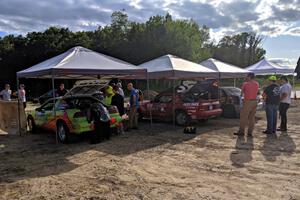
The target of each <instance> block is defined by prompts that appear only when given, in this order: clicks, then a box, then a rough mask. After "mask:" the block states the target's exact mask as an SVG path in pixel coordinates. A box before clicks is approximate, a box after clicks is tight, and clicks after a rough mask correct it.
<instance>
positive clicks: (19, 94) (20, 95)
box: [18, 84, 26, 109]
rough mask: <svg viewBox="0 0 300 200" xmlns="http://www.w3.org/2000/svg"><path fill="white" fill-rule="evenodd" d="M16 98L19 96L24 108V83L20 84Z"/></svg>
mask: <svg viewBox="0 0 300 200" xmlns="http://www.w3.org/2000/svg"><path fill="white" fill-rule="evenodd" d="M18 98H19V101H20V102H22V103H23V107H24V109H25V108H26V91H25V85H24V84H20V88H19V92H18Z"/></svg>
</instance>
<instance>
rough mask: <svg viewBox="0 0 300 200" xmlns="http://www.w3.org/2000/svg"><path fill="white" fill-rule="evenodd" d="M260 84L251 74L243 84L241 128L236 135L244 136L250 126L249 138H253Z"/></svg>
mask: <svg viewBox="0 0 300 200" xmlns="http://www.w3.org/2000/svg"><path fill="white" fill-rule="evenodd" d="M258 88H259V84H258V82H256V81H255V80H254V74H253V73H249V74H248V75H247V77H246V81H245V82H244V83H243V86H242V92H241V97H244V102H243V107H242V109H241V113H240V128H239V131H238V132H236V133H234V135H244V134H245V128H246V126H247V125H248V136H249V137H251V136H252V132H253V130H254V125H255V113H256V107H257V100H256V97H257V93H258Z"/></svg>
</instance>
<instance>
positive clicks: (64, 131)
mask: <svg viewBox="0 0 300 200" xmlns="http://www.w3.org/2000/svg"><path fill="white" fill-rule="evenodd" d="M56 131H57V132H56V134H57V138H58V141H59V142H60V143H63V144H67V143H69V142H70V133H69V130H68V127H67V125H66V124H65V123H64V122H62V121H58V122H57V124H56Z"/></svg>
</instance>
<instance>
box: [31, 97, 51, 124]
mask: <svg viewBox="0 0 300 200" xmlns="http://www.w3.org/2000/svg"><path fill="white" fill-rule="evenodd" d="M53 106H54V103H53V100H48V101H47V102H46V103H44V104H43V105H42V106H41V107H40V108H38V109H36V116H35V123H36V125H37V126H44V125H45V124H47V123H48V122H49V119H50V118H51V117H53Z"/></svg>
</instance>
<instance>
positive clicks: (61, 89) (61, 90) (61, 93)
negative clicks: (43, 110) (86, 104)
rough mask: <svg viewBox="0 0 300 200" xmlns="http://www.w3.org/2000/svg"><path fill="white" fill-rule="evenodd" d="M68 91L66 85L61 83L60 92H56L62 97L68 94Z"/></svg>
mask: <svg viewBox="0 0 300 200" xmlns="http://www.w3.org/2000/svg"><path fill="white" fill-rule="evenodd" d="M67 92H68V90H66V89H65V84H63V83H61V84H60V86H59V88H58V90H57V91H56V94H57V96H59V97H62V96H65V94H67Z"/></svg>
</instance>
